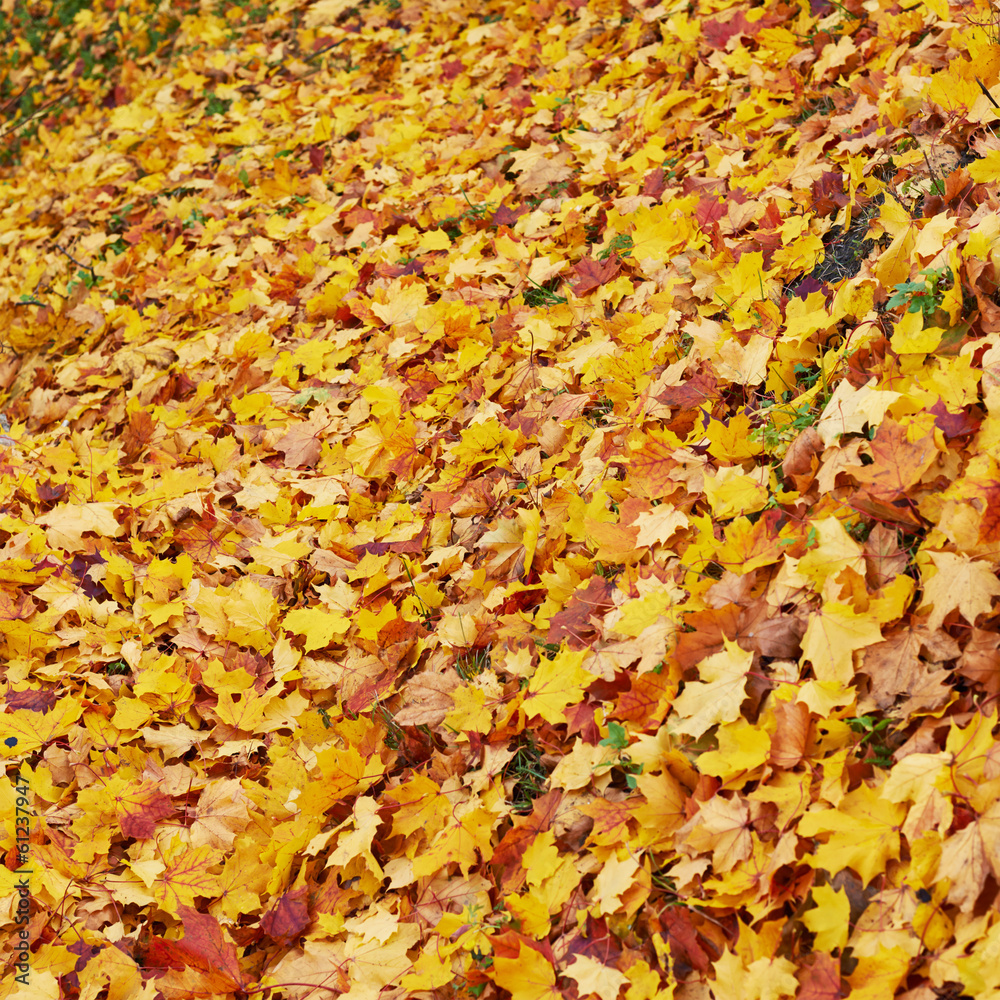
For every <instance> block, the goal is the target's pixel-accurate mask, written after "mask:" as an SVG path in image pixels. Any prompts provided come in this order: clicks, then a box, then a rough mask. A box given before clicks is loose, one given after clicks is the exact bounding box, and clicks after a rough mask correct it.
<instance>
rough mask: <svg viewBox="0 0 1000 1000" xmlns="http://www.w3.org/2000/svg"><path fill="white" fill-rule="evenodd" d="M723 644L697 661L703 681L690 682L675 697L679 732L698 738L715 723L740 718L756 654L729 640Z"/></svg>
mask: <svg viewBox="0 0 1000 1000" xmlns="http://www.w3.org/2000/svg"><path fill="white" fill-rule="evenodd" d="M723 647H724V648H723V649H722V650H721V651H720V652H718V653H714V654H713V655H712V656H709V657H707V658H706V659H704V660H702V661H701V663H699V664H698V675H699V677H701V678H702V680H700V681H692V682H691V683H690V684H687V685H686V686H685V688H684V690H683V691H682V692H681V693H680V694H679V695H678V696H677V697H676V698H675V699H674V704H673V710H674V715H676V716H677V718H678V720H679V721H678V722H675V723H674V724H673V727H672V728H673V729H674V730H675V731H676V732H679V733H687V734H688V735H689V736H693V737H694V738H695V739H699V738H700V737H701V736H703V735H704V734H705V732H707V731H708V730H709V729H710V728H711V727H712V726H714V725H717V724H718V723H721V722H733V721H734V720H735V719H737V718H739V714H740V705H741V704H742V703H743V699H744V698H745V697H746V691H745V687H746V681H747V671H748V670H749V669H750V667H751V665H752V664H753V653H752V652H749V651H747V650H745V649H741V648H740V647H739V646H738V645H737V644H736V643H735V642H730V640H728V639H725V640H724V641H723Z"/></svg>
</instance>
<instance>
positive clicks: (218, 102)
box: [204, 91, 233, 118]
mask: <svg viewBox="0 0 1000 1000" xmlns="http://www.w3.org/2000/svg"><path fill="white" fill-rule="evenodd" d="M204 96H205V97H206V98H208V104H207V105H206V107H205V117H206V118H211V117H212V116H213V115H224V114H226V113H227V112H228V111H229V108H230V107H231V105H232V103H233V102H232V101H226V100H224V99H223V98H221V97H217V96H216V95H215V94H214V93H212V92H211V91H206V92H205V94H204Z"/></svg>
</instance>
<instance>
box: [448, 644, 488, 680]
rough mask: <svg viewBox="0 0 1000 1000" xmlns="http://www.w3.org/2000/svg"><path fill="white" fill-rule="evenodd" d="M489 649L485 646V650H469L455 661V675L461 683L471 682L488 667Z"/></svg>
mask: <svg viewBox="0 0 1000 1000" xmlns="http://www.w3.org/2000/svg"><path fill="white" fill-rule="evenodd" d="M490 648H491V647H489V646H487V647H486V648H485V649H471V650H469V651H468V652H465V653H462V655H461V656H459V658H458V659H457V660H456V661H455V673H457V674H458V676H459V677H461V678H462V680H463V681H467V680H471V679H472V678H473V677H476V676H478V675H479V674H481V673H482V672H483V671H484V670H486V669H487V668H488V667H489V665H490Z"/></svg>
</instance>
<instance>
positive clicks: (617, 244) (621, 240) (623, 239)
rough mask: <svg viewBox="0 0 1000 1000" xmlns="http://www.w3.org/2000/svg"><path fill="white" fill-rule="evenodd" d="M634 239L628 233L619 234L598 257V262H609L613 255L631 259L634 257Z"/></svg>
mask: <svg viewBox="0 0 1000 1000" xmlns="http://www.w3.org/2000/svg"><path fill="white" fill-rule="evenodd" d="M632 246H633V244H632V237H631V236H630V235H629V234H628V233H619V234H618V235H617V236H615V237H614V238H613V239H612V240H611V242H610V243H609V244H608V245H607V246H606V247H605V248H604V249H603V250H602V251H601V252H600V253H599V254H598V255H597V259H598V260H607V259H608V258H609V257H610V256H611V255H612V254H613V253H616V254H618V256H619V257H630V256H631V255H632Z"/></svg>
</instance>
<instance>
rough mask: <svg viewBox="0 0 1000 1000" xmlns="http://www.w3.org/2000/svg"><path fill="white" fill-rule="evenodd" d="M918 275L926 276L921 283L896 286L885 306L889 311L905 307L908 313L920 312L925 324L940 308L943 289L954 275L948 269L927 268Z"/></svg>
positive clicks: (908, 282)
mask: <svg viewBox="0 0 1000 1000" xmlns="http://www.w3.org/2000/svg"><path fill="white" fill-rule="evenodd" d="M920 273H921V274H923V275H926V277H925V278H924V280H923V281H903V282H900V283H899V284H898V285H896V286H895V291H894V292H893V293H892V295H891V296H889V302H888V303H887V305H888V307H889V308H890V309H895V308H896V307H897V306H906V311H907V312H908V313H918V312H922V313H923V314H924V322H925V323H927V322H929V321H930V319H931V317H932V316H933V315H934V313H935V312H936V311H937V310H938V309H940V308H941V300H942V298H943V297H944V292H945V289H946V288H949V287H950V286H951V283H952V282H953V281H954V275H953V274H952V272H951V268H950V267H936V268H932V267H928V268H925V269H924V270H923V271H921V272H920Z"/></svg>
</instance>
